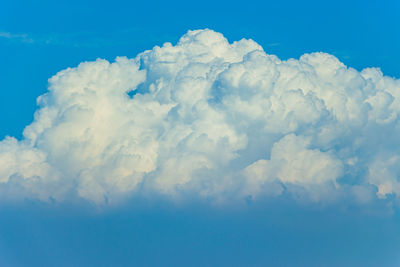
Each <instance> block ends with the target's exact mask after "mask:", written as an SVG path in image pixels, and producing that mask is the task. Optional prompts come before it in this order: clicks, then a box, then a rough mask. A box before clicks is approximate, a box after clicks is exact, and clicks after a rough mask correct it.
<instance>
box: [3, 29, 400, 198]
mask: <svg viewBox="0 0 400 267" xmlns="http://www.w3.org/2000/svg"><path fill="white" fill-rule="evenodd" d="M38 104H39V109H38V110H37V111H36V113H35V118H34V121H33V123H32V124H30V125H28V126H27V127H26V128H25V130H24V138H23V140H20V141H18V140H16V139H15V138H13V137H6V138H5V139H4V140H3V141H1V142H0V194H1V197H3V199H14V200H19V199H24V198H34V199H40V200H43V201H49V200H52V201H54V200H55V201H66V200H68V199H69V198H77V197H78V198H83V199H87V200H89V201H93V202H95V203H99V204H101V203H105V202H118V201H120V200H121V199H122V198H125V197H128V196H132V195H135V194H145V195H146V194H152V193H156V194H161V195H167V196H171V197H173V198H175V197H181V196H187V195H190V196H197V197H200V198H205V199H215V200H222V201H223V200H224V199H245V198H248V197H249V196H251V197H252V198H253V199H257V198H258V197H273V196H279V195H281V194H283V193H285V192H286V193H289V194H292V195H294V196H298V197H306V198H310V199H314V200H316V201H319V200H323V199H337V198H341V197H347V196H349V195H350V196H352V197H354V199H356V200H357V201H361V202H366V201H369V199H374V198H375V199H378V198H387V197H388V195H399V194H400V178H399V176H400V149H399V147H400V146H399V145H400V139H399V138H398V136H400V127H399V126H400V124H399V112H400V80H397V79H394V78H390V77H386V76H383V74H382V73H381V71H380V70H379V69H376V68H367V69H364V70H362V71H361V72H358V71H356V70H355V69H352V68H349V67H346V66H345V65H344V64H343V63H341V62H340V61H339V60H338V59H337V58H335V57H334V56H332V55H329V54H325V53H312V54H305V55H303V56H301V57H300V59H299V60H295V59H289V60H287V61H282V60H280V59H279V58H277V57H276V56H274V55H269V54H266V53H265V52H264V51H263V48H262V47H261V46H259V45H258V44H257V43H255V42H254V41H252V40H245V39H242V40H240V41H238V42H234V43H232V44H229V43H228V41H227V40H226V39H225V38H224V37H223V36H222V35H221V34H220V33H216V32H214V31H211V30H197V31H189V32H188V33H187V34H185V35H184V36H183V37H182V38H181V39H180V40H179V42H178V44H177V45H175V46H173V45H172V44H170V43H165V44H164V45H163V46H162V47H158V46H156V47H154V48H153V49H152V50H148V51H145V52H143V53H141V54H139V55H138V56H137V57H136V58H134V59H128V58H125V57H118V58H117V59H116V61H115V62H114V63H110V62H108V61H106V60H101V59H98V60H96V61H95V62H84V63H81V64H80V65H79V66H78V67H76V68H68V69H66V70H63V71H60V72H59V73H57V74H56V75H55V76H54V77H52V78H51V79H50V80H49V88H48V93H46V94H45V95H42V96H40V97H39V98H38Z"/></svg>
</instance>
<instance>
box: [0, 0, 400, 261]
mask: <svg viewBox="0 0 400 267" xmlns="http://www.w3.org/2000/svg"><path fill="white" fill-rule="evenodd" d="M399 12H400V3H399V2H398V1H395V0H388V1H384V3H382V1H373V0H368V1H358V0H356V1H342V0H339V1H293V0H286V1H246V2H229V1H208V0H206V1H201V2H191V3H189V2H187V1H186V2H184V1H158V0H156V1H150V2H149V1H147V2H145V1H142V2H137V3H136V2H133V1H112V2H109V1H74V0H73V1H35V2H32V1H4V2H2V3H1V4H0V88H1V93H2V97H1V98H0V125H1V127H0V137H1V139H3V138H4V137H5V136H7V135H9V136H14V137H16V138H17V139H22V131H23V129H24V128H25V126H27V125H28V124H30V123H31V122H32V120H33V114H34V112H35V110H37V105H36V98H37V97H38V96H39V95H42V94H44V93H46V91H47V84H48V79H49V78H50V77H52V76H53V75H55V74H56V73H57V72H58V71H60V70H63V69H66V68H67V67H76V66H77V65H78V64H79V63H81V62H84V61H93V60H96V59H97V58H104V59H107V60H109V61H113V60H114V58H115V57H116V56H127V57H129V58H133V57H135V56H136V55H137V54H138V53H140V52H142V51H144V50H148V49H152V48H153V47H154V46H155V45H159V46H160V45H162V44H163V43H164V42H171V43H172V44H176V42H177V41H178V40H179V38H180V37H181V36H182V35H183V34H185V33H186V32H187V31H188V30H195V29H204V28H209V29H212V30H215V31H217V32H220V33H222V34H223V35H224V36H225V37H226V38H227V39H228V40H229V41H230V42H233V41H235V40H240V39H242V38H250V39H252V40H254V41H255V42H257V43H258V44H259V45H261V46H262V47H263V48H264V50H265V51H266V53H268V54H274V55H277V56H278V57H279V58H280V59H289V58H295V59H298V58H299V57H300V56H301V55H303V54H304V53H310V52H319V51H321V52H326V53H329V54H332V55H334V56H336V57H337V58H338V59H339V60H340V61H341V62H343V63H344V64H345V65H347V66H349V67H353V68H355V69H356V70H357V71H361V70H362V69H363V68H366V67H379V68H380V69H381V70H382V72H383V73H384V75H387V76H390V77H396V78H400V67H399V66H400V65H399V64H398V62H400V50H399V49H398V48H399V46H400V20H399V19H398V14H399ZM315 125H316V124H315ZM315 127H317V126H315ZM383 129H385V131H387V132H384V133H383V136H387V139H388V140H392V139H393V140H395V139H396V135H395V134H391V133H392V132H391V131H392V130H393V129H394V128H390V127H389V126H388V127H387V128H383ZM360 132H361V130H360ZM393 132H394V130H393ZM296 134H298V132H296ZM361 134H364V132H362V133H361ZM365 135H366V136H368V138H372V139H371V140H373V141H374V142H371V147H374V146H377V145H376V144H375V143H379V142H380V141H379V140H380V139H379V140H378V138H381V137H382V136H381V135H380V134H379V133H375V132H373V131H372V132H370V131H369V128H368V129H367V130H365ZM393 135H394V137H393ZM371 136H372V137H371ZM374 136H375V137H374ZM346 138H348V137H346V136H345V137H343V139H340V140H339V141H338V142H339V144H338V145H336V146H338V147H339V146H341V145H343V144H346V142H350V141H349V140H348V139H346ZM374 138H375V139H374ZM349 139H350V138H349ZM285 140H286V139H285ZM384 143H385V142H384ZM393 144H394V145H393ZM253 145H254V146H258V143H255V144H253ZM313 145H314V144H313ZM384 145H385V146H388V147H390V146H392V147H395V145H397V143H391V144H390V143H389V141H388V143H387V144H386V143H385V144H384ZM270 146H272V143H271V145H270ZM315 146H317V145H314V147H315ZM320 150H321V151H323V152H324V148H321V149H320ZM249 151H254V150H249ZM256 151H258V150H256ZM365 151H366V154H368V153H369V150H368V149H367V148H360V149H359V150H357V152H355V153H364V152H365ZM372 151H373V152H374V151H375V150H372ZM393 151H394V152H393ZM396 151H397V150H396V148H392V152H393V153H395V152H396ZM0 152H1V151H0ZM249 153H250V152H249ZM257 153H258V152H257ZM382 153H383V152H382ZM257 156H258V155H257ZM243 157H245V156H243ZM254 157H255V156H254ZM368 157H369V156H368ZM368 157H367V156H366V157H365V158H363V159H362V160H365V162H367V161H368V160H369V158H368ZM388 157H389V156H388ZM383 161H384V160H383ZM0 164H5V163H2V162H0ZM332 164H333V163H332ZM377 164H378V163H377ZM239 165H240V164H239ZM363 166H364V165H360V168H359V169H356V170H353V171H349V172H346V170H345V172H346V174H347V175H348V176H346V175H344V176H343V177H341V178H339V180H340V179H341V180H340V181H342V182H340V181H339V183H343V184H346V185H348V184H353V183H357V181H358V178H357V177H358V176H361V175H362V174H363V172H364V170H361V169H362V168H363ZM377 166H378V167H377V168H378V169H379V168H383V167H379V166H380V165H379V164H378V165H377ZM390 168H394V167H390ZM390 168H389V169H390ZM393 172H394V173H395V174H396V170H395V171H393ZM354 173H355V174H354ZM0 178H1V177H0ZM346 179H347V180H346ZM395 179H397V178H395ZM343 181H344V182H343ZM348 181H349V182H348ZM0 182H1V181H0ZM59 186H61V185H59ZM1 192H3V191H1ZM150 199H151V200H150ZM150 199H149V198H144V199H140V198H139V199H136V198H133V199H130V200H128V201H125V202H123V204H120V205H117V206H116V207H103V206H101V207H98V206H97V204H94V203H92V202H89V203H87V202H83V203H81V202H79V201H78V202H74V201H72V203H66V204H65V203H58V202H57V201H56V204H54V203H52V202H50V203H49V202H41V201H39V200H36V199H33V200H32V199H29V198H27V199H25V200H24V201H22V202H19V203H17V204H15V203H14V204H10V203H5V204H3V205H1V207H0V265H2V266H266V265H269V266H321V265H324V266H398V265H399V264H400V257H399V256H398V255H399V253H398V251H399V249H400V218H399V212H400V211H399V209H398V206H396V205H398V201H397V202H396V201H395V200H393V199H396V194H395V193H392V194H390V195H387V198H386V199H381V198H378V199H377V200H376V201H373V203H372V204H368V205H366V206H362V207H360V206H358V205H357V204H354V205H353V204H348V199H347V198H343V199H341V200H339V201H337V202H334V204H331V203H328V204H326V203H325V202H324V201H317V203H312V204H309V203H307V201H306V203H303V202H300V203H298V202H297V201H296V200H294V199H292V197H290V196H289V197H286V195H281V196H280V197H277V198H272V199H270V198H267V199H266V200H264V199H262V200H261V201H254V202H253V201H252V199H248V202H246V204H245V205H244V207H243V206H240V205H239V206H240V207H236V204H231V205H225V206H224V205H222V206H215V205H210V204H209V203H208V202H207V201H199V202H200V203H198V202H197V201H186V203H183V204H182V203H180V204H176V203H175V202H173V201H164V200H163V198H161V199H158V196H157V197H156V196H151V197H150ZM392 200H393V201H392ZM184 202H185V201H184ZM166 203H167V204H166ZM234 203H236V202H234Z"/></svg>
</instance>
